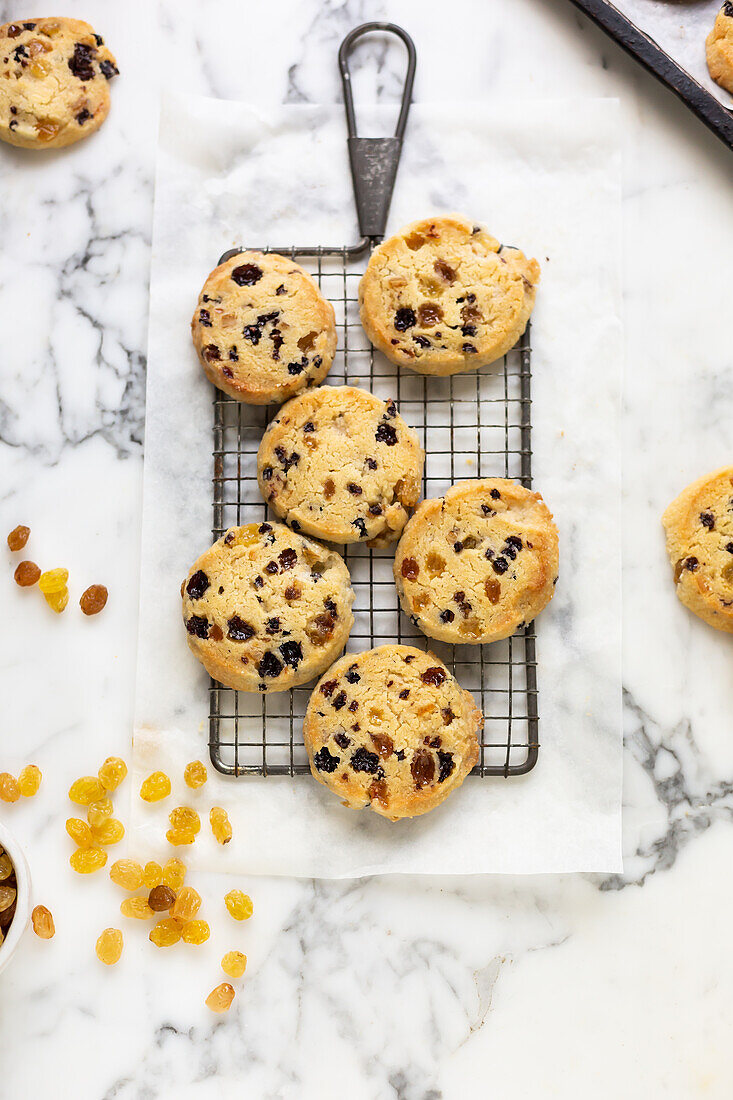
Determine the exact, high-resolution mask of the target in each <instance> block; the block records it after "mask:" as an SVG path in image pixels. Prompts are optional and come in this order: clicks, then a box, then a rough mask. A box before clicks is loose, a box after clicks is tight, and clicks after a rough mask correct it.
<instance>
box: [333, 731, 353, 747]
mask: <svg viewBox="0 0 733 1100" xmlns="http://www.w3.org/2000/svg"><path fill="white" fill-rule="evenodd" d="M333 739H334V741H335V742H336V744H337V745H338V747H339V748H340V749H348V747H349V745H350V744H351V738H350V737H347V736H346V734H345V733H342V732H339V733H334V735H333Z"/></svg>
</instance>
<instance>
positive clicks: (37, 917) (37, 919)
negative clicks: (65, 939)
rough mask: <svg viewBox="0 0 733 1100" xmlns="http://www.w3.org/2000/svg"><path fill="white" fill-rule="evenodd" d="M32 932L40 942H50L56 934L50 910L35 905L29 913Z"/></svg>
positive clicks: (43, 906)
mask: <svg viewBox="0 0 733 1100" xmlns="http://www.w3.org/2000/svg"><path fill="white" fill-rule="evenodd" d="M31 922H32V924H33V931H34V932H35V933H36V935H37V936H40V937H41V939H42V940H50V939H52V938H53V936H54V935H55V933H56V925H55V924H54V923H53V917H52V916H51V911H50V909H47V908H46V906H45V905H37V906H36V907H35V909H34V910H33V912H32V913H31Z"/></svg>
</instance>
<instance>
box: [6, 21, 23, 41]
mask: <svg viewBox="0 0 733 1100" xmlns="http://www.w3.org/2000/svg"><path fill="white" fill-rule="evenodd" d="M22 29H23V28H22V27H19V26H18V24H17V23H11V24H10V25H9V27H8V29H7V30H6V32H5V33H6V35H7V36H8V38H17V37H18V35H19V34H20V33H21V31H22Z"/></svg>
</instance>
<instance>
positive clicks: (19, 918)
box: [0, 821, 31, 970]
mask: <svg viewBox="0 0 733 1100" xmlns="http://www.w3.org/2000/svg"><path fill="white" fill-rule="evenodd" d="M30 898H31V877H30V871H29V870H28V864H27V863H26V859H25V856H24V855H23V850H22V849H21V847H20V845H19V844H18V841H17V840H16V839H15V837H14V836H13V834H12V833H11V832H10V831H9V830H8V828H7V826H5V825H3V823H2V821H0V970H4V969H5V967H6V966H7V965H8V963H9V962H10V959H11V958H12V956H13V953H14V952H15V949H16V947H17V946H18V944H19V943H20V939H21V937H22V935H23V933H24V932H25V930H26V928H27V927H28V918H29V915H30Z"/></svg>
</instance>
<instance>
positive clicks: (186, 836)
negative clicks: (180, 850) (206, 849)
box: [165, 829, 196, 848]
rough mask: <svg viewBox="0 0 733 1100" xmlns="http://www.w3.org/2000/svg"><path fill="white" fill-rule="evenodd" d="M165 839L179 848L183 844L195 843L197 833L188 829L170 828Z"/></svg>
mask: <svg viewBox="0 0 733 1100" xmlns="http://www.w3.org/2000/svg"><path fill="white" fill-rule="evenodd" d="M165 839H166V840H167V841H168V843H169V844H172V845H173V846H174V847H176V848H177V847H179V846H180V845H181V844H193V842H194V840H195V839H196V834H195V833H192V832H190V831H189V830H186V829H169V830H168V832H167V833H166V834H165Z"/></svg>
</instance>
